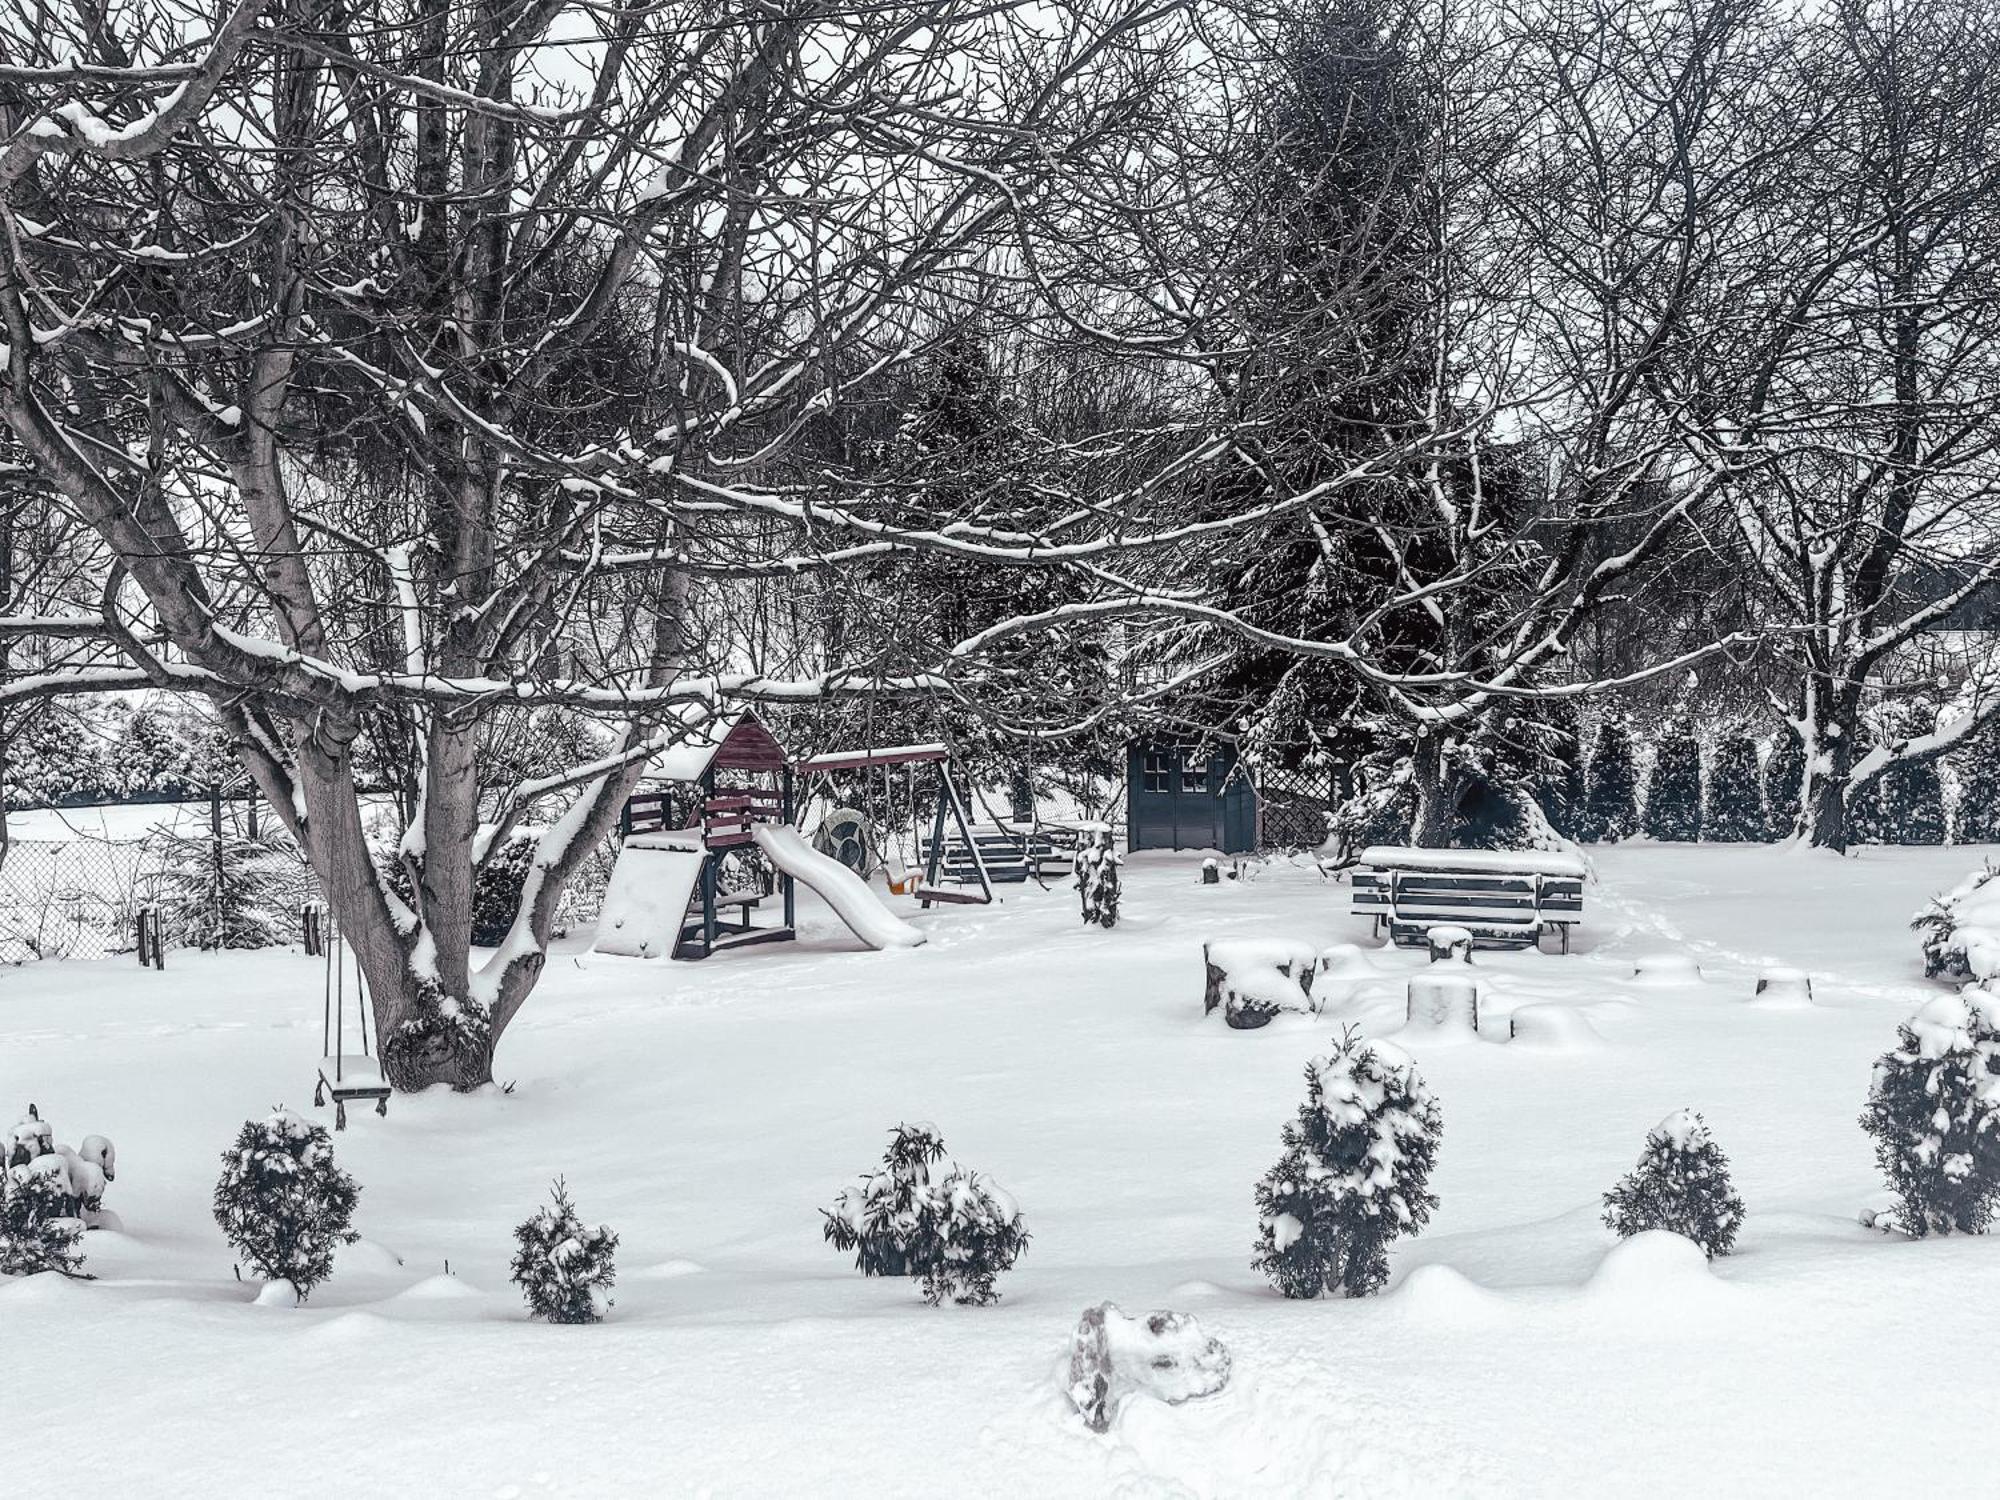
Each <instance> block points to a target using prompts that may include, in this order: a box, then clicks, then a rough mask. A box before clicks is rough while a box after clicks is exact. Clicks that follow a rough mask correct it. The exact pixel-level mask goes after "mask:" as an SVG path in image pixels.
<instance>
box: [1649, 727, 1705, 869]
mask: <svg viewBox="0 0 2000 1500" xmlns="http://www.w3.org/2000/svg"><path fill="white" fill-rule="evenodd" d="M1644 828H1645V831H1646V834H1647V836H1648V837H1649V838H1656V839H1664V840H1667V841H1669V842H1673V843H1683V844H1692V843H1694V842H1696V841H1697V840H1699V839H1700V838H1701V746H1700V745H1699V744H1697V743H1696V741H1695V738H1694V736H1693V735H1692V734H1690V733H1689V732H1688V730H1687V729H1686V727H1685V726H1680V727H1676V728H1674V729H1671V730H1669V731H1668V732H1667V733H1665V734H1663V735H1661V736H1660V739H1659V741H1658V743H1657V746H1656V748H1655V753H1654V755H1653V771H1652V775H1651V776H1650V777H1649V778H1648V780H1647V782H1646V816H1645V821H1644Z"/></svg>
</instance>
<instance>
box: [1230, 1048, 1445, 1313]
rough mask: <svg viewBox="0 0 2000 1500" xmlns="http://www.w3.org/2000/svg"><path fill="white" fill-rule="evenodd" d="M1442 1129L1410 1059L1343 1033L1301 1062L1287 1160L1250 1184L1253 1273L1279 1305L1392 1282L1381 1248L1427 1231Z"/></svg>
mask: <svg viewBox="0 0 2000 1500" xmlns="http://www.w3.org/2000/svg"><path fill="white" fill-rule="evenodd" d="M1443 1133H1444V1127H1443V1122H1442V1121H1441V1120H1440V1118H1439V1116H1438V1107H1437V1101H1436V1100H1434V1099H1433V1098H1432V1097H1431V1095H1430V1091H1429V1089H1427V1088H1426V1087H1425V1086H1424V1081H1423V1079H1422V1078H1421V1077H1420V1076H1418V1073H1417V1069H1416V1064H1415V1063H1414V1062H1412V1061H1411V1060H1410V1057H1409V1055H1408V1054H1407V1053H1405V1052H1404V1051H1402V1049H1400V1048H1398V1047H1394V1046H1391V1045H1389V1044H1388V1043H1386V1042H1368V1041H1363V1040H1362V1039H1361V1037H1360V1035H1359V1033H1357V1032H1356V1031H1355V1030H1354V1029H1353V1028H1352V1027H1349V1028H1348V1029H1347V1030H1346V1031H1345V1032H1344V1033H1343V1034H1342V1036H1341V1038H1340V1043H1339V1045H1338V1046H1337V1047H1336V1048H1335V1050H1334V1051H1333V1052H1332V1054H1330V1055H1329V1056H1326V1057H1321V1058H1316V1059H1314V1060H1313V1061H1312V1062H1310V1063H1308V1064H1307V1065H1306V1101H1305V1103H1304V1104H1302V1105H1300V1106H1299V1112H1298V1118H1297V1119H1296V1120H1295V1121H1293V1122H1292V1123H1290V1124H1288V1125H1286V1126H1285V1129H1284V1143H1285V1154H1284V1155H1283V1156H1281V1157H1279V1158H1278V1161H1277V1164H1276V1165H1275V1166H1273V1167H1272V1168H1271V1170H1270V1171H1269V1172H1267V1173H1266V1174H1265V1175H1264V1180H1263V1181H1262V1182H1260V1183H1258V1184H1257V1216H1258V1234H1257V1246H1256V1253H1255V1255H1254V1257H1253V1258H1252V1261H1251V1264H1252V1265H1254V1266H1255V1267H1256V1268H1257V1269H1258V1270H1260V1271H1262V1272H1263V1273H1264V1274H1265V1275H1266V1276H1268V1277H1270V1279H1271V1284H1272V1285H1273V1286H1275V1287H1277V1289H1278V1290H1279V1291H1280V1292H1282V1293H1284V1294H1285V1295H1286V1296H1287V1297H1317V1296H1319V1295H1321V1294H1322V1293H1324V1292H1334V1291H1338V1292H1340V1293H1342V1294H1343V1295H1345V1296H1349V1297H1362V1296H1366V1295H1368V1294H1369V1293H1371V1292H1375V1291H1379V1290H1381V1288H1382V1285H1383V1283H1384V1282H1386V1281H1387V1280H1388V1279H1389V1245H1390V1243H1391V1242H1392V1241H1394V1240H1395V1239H1397V1238H1399V1237H1400V1236H1402V1235H1405V1234H1414V1233H1415V1232H1416V1231H1418V1230H1419V1229H1422V1228H1423V1227H1424V1225H1425V1224H1426V1223H1428V1222H1429V1220H1430V1216H1431V1210H1432V1209H1434V1208H1436V1207H1437V1199H1436V1198H1435V1197H1433V1196H1432V1195H1431V1193H1430V1191H1429V1183H1430V1175H1431V1168H1432V1166H1433V1165H1434V1164H1435V1163H1436V1161H1437V1152H1438V1144H1439V1142H1440V1140H1441V1139H1442V1137H1443Z"/></svg>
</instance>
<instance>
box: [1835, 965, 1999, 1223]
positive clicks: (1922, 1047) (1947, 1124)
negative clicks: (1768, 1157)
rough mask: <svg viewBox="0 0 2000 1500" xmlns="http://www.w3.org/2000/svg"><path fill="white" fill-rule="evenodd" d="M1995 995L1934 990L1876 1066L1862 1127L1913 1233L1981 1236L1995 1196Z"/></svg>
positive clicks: (1899, 1218) (1898, 1213)
mask: <svg viewBox="0 0 2000 1500" xmlns="http://www.w3.org/2000/svg"><path fill="white" fill-rule="evenodd" d="M1996 999H2000V997H1995V996H1993V995H1990V994H1988V993H1986V992H1985V991H1982V990H1978V989H1966V990H1961V991H1959V993H1957V994H1956V995H1941V996H1939V997H1938V998H1937V999H1935V1000H1933V1001H1931V1002H1930V1003H1929V1004H1928V1005H1926V1006H1925V1007H1924V1008H1923V1009H1922V1010H1920V1011H1918V1012H1917V1013H1916V1015H1914V1016H1912V1017H1911V1018H1910V1019H1909V1020H1907V1021H1905V1022H1904V1023H1903V1024H1902V1025H1901V1026H1900V1027H1898V1028H1897V1031H1896V1041H1897V1045H1896V1047H1895V1048H1894V1050H1892V1051H1890V1052H1887V1053H1884V1054H1883V1056H1882V1058H1881V1060H1880V1061H1879V1062H1877V1063H1876V1064H1875V1076H1874V1078H1873V1080H1872V1081H1871V1083H1870V1085H1869V1089H1868V1104H1867V1107H1866V1108H1865V1109H1863V1110H1862V1112H1861V1128H1862V1129H1863V1130H1865V1131H1867V1132H1868V1134H1869V1135H1870V1136H1871V1137H1872V1138H1873V1139H1874V1142H1875V1161H1876V1163H1877V1165H1879V1166H1880V1167H1881V1169H1882V1172H1883V1174H1884V1176H1886V1177H1887V1178H1888V1181H1889V1187H1890V1190H1891V1191H1892V1192H1894V1193H1895V1195H1896V1210H1895V1221H1896V1225H1897V1227H1899V1228H1901V1229H1902V1230H1903V1232H1904V1233H1906V1234H1908V1235H1910V1236H1912V1237H1913V1238H1916V1239H1923V1238H1924V1237H1925V1236H1927V1235H1932V1234H1952V1233H1954V1232H1956V1233H1962V1234H1983V1233H1984V1232H1985V1231H1986V1228H1987V1226H1988V1225H1989V1224H1990V1223H1991V1222H1992V1219H1993V1210H1994V1206H1995V1203H1996V1202H1997V1201H2000V1028H1996V1027H1995V1025H1994V1017H1993V1013H1992V1007H1993V1006H1994V1005H1995V1003H1996Z"/></svg>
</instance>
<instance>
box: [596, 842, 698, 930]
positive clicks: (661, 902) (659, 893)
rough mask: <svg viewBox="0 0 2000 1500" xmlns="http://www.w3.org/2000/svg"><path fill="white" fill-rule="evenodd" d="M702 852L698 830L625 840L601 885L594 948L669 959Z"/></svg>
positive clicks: (696, 874) (681, 923)
mask: <svg viewBox="0 0 2000 1500" xmlns="http://www.w3.org/2000/svg"><path fill="white" fill-rule="evenodd" d="M703 852H704V851H703V849H702V843H701V830H700V829H699V828H684V829H682V830H681V831H680V832H678V833H635V834H633V835H632V836H631V837H630V838H628V839H626V840H625V847H624V848H622V849H620V850H619V851H618V863H617V864H615V865H613V866H612V867H611V880H610V882H609V883H608V884H607V885H606V886H605V888H604V907H603V910H602V911H601V912H600V913H599V915H598V918H597V943H596V945H595V946H596V951H597V952H599V953H618V954H623V955H624V956H625V957H627V958H672V957H673V956H674V948H675V946H676V945H677V944H678V943H679V942H680V938H681V927H682V925H683V924H684V923H685V922H686V921H687V910H688V901H689V899H690V898H691V897H692V896H693V895H694V887H695V882H696V881H697V880H699V879H701V862H702V858H703Z"/></svg>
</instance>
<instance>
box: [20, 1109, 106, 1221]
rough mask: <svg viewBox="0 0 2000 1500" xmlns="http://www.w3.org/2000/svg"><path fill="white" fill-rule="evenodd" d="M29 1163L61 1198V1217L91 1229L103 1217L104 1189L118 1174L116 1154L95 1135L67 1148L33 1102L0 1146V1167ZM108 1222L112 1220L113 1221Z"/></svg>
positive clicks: (21, 1165) (101, 1138)
mask: <svg viewBox="0 0 2000 1500" xmlns="http://www.w3.org/2000/svg"><path fill="white" fill-rule="evenodd" d="M30 1165H32V1166H34V1168H35V1169H36V1171H37V1172H38V1173H40V1174H41V1175H43V1176H45V1177H47V1178H48V1179H49V1181H50V1183H51V1184H52V1185H53V1188H54V1190H55V1191H56V1192H57V1193H58V1194H59V1195H60V1198H61V1216H62V1217H65V1218H75V1219H77V1220H79V1221H81V1222H82V1224H83V1225H84V1227H85V1228H90V1229H94V1228H97V1227H98V1226H99V1224H100V1222H101V1221H102V1220H103V1218H104V1194H105V1190H106V1189H107V1188H108V1187H109V1186H110V1185H111V1183H112V1182H114V1181H116V1180H117V1177H118V1153H117V1151H116V1149H115V1148H114V1147H113V1146H112V1144H111V1142H110V1141H108V1140H107V1139H105V1138H104V1137H103V1136H101V1135H87V1136H85V1137H84V1138H83V1143H82V1144H81V1145H80V1146H77V1147H75V1148H74V1149H72V1148H71V1147H69V1146H65V1145H64V1144H63V1143H62V1142H60V1141H58V1140H57V1139H56V1138H55V1130H54V1127H53V1126H52V1125H51V1123H50V1122H49V1121H47V1120H44V1119H43V1118H42V1114H41V1111H40V1110H39V1109H37V1108H36V1107H35V1106H34V1105H32V1104H30V1105H29V1106H28V1113H27V1114H26V1115H25V1116H24V1117H23V1118H22V1119H21V1121H20V1123H19V1124H17V1125H16V1126H15V1127H14V1129H13V1131H12V1133H11V1134H10V1135H9V1136H8V1138H7V1141H6V1144H5V1149H4V1150H0V1167H27V1166H30ZM112 1222H114V1223H115V1222H116V1221H115V1220H113V1221H112Z"/></svg>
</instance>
